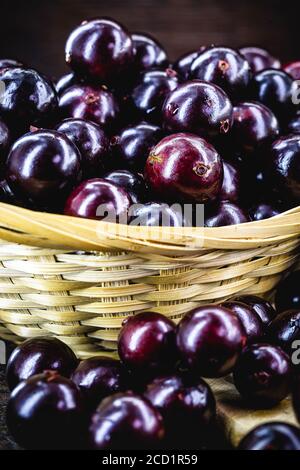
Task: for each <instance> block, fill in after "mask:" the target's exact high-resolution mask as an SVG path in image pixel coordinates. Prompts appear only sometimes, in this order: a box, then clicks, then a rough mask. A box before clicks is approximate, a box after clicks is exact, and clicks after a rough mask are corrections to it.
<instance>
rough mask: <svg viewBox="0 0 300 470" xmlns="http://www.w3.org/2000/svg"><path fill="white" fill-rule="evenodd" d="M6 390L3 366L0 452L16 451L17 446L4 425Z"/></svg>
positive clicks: (0, 389) (0, 371)
mask: <svg viewBox="0 0 300 470" xmlns="http://www.w3.org/2000/svg"><path fill="white" fill-rule="evenodd" d="M7 400H8V389H7V386H6V383H5V378H4V366H0V450H17V449H18V446H17V445H16V444H15V443H14V441H13V440H12V439H11V438H10V437H9V435H8V432H7V428H6V424H5V408H6V403H7Z"/></svg>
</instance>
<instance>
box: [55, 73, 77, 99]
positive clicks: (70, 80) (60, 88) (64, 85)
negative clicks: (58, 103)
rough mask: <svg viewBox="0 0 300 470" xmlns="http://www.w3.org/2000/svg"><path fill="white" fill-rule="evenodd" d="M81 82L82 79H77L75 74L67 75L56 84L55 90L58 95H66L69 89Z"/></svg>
mask: <svg viewBox="0 0 300 470" xmlns="http://www.w3.org/2000/svg"><path fill="white" fill-rule="evenodd" d="M79 82H80V79H79V78H77V77H76V75H75V74H74V73H73V72H69V73H66V74H65V75H63V76H62V77H60V79H59V80H57V82H56V84H55V89H56V92H57V94H58V95H61V94H62V93H64V92H65V91H66V90H67V89H68V88H71V86H73V85H77V84H78V83H79Z"/></svg>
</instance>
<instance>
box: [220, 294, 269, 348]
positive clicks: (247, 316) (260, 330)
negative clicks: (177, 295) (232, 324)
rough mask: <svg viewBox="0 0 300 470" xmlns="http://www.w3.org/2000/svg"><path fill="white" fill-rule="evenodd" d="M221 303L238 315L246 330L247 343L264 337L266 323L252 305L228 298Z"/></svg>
mask: <svg viewBox="0 0 300 470" xmlns="http://www.w3.org/2000/svg"><path fill="white" fill-rule="evenodd" d="M221 305H222V307H225V308H227V309H228V310H230V311H231V312H233V313H234V314H235V315H237V317H238V318H239V320H240V322H241V323H242V325H243V327H244V330H245V332H246V336H247V344H251V343H255V342H259V341H260V340H261V339H262V337H263V335H264V330H265V328H264V324H263V322H262V321H261V319H260V317H259V316H258V315H257V314H256V312H255V310H254V309H253V308H252V307H250V306H249V305H247V304H244V303H242V302H238V301H236V300H228V301H226V302H223V303H222V304H221Z"/></svg>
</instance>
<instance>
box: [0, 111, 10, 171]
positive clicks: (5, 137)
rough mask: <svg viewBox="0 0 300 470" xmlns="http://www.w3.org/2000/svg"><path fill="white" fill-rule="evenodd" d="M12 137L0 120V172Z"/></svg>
mask: <svg viewBox="0 0 300 470" xmlns="http://www.w3.org/2000/svg"><path fill="white" fill-rule="evenodd" d="M11 141H12V136H11V133H10V130H9V128H8V127H7V125H6V124H5V122H3V121H1V120H0V170H1V169H3V167H4V163H5V160H6V157H7V154H8V151H9V148H10V145H11Z"/></svg>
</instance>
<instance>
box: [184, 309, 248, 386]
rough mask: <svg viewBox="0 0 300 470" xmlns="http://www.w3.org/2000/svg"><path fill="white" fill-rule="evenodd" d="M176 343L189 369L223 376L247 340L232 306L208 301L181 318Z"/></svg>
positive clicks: (211, 375) (201, 373)
mask: <svg viewBox="0 0 300 470" xmlns="http://www.w3.org/2000/svg"><path fill="white" fill-rule="evenodd" d="M176 344H177V348H178V349H179V352H180V354H181V357H182V360H183V361H184V363H185V364H186V365H187V367H188V369H189V370H191V371H194V372H197V373H199V374H200V376H203V377H221V376H224V375H226V374H229V373H230V372H231V371H232V369H233V367H234V366H235V363H236V361H237V358H238V356H239V354H240V353H241V351H242V348H243V347H244V345H245V344H246V333H245V330H244V328H243V325H242V324H241V322H240V320H239V318H238V317H237V316H236V315H235V314H234V313H232V312H231V311H230V310H228V309H226V308H224V307H221V306H217V305H205V306H202V307H198V308H195V309H193V310H191V311H190V312H189V313H188V314H187V315H186V316H185V317H184V318H183V319H182V320H181V321H180V323H179V325H178V328H177V335H176Z"/></svg>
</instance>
